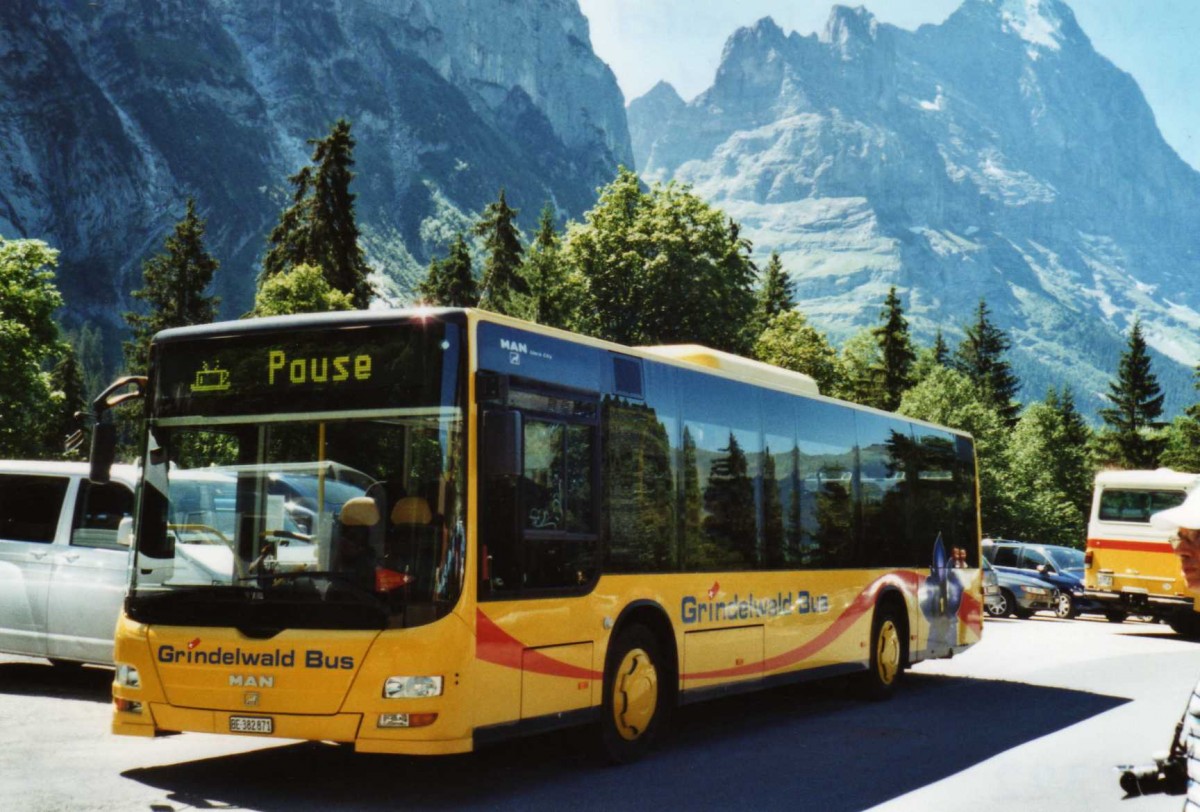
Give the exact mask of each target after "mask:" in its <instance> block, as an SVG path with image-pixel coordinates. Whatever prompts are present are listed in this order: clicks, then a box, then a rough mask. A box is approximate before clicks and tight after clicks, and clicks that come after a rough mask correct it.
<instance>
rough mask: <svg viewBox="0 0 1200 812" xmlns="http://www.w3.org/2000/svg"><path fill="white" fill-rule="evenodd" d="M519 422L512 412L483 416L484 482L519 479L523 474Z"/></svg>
mask: <svg viewBox="0 0 1200 812" xmlns="http://www.w3.org/2000/svg"><path fill="white" fill-rule="evenodd" d="M522 434H523V421H522V420H521V413H520V412H518V411H515V410H512V409H489V410H487V411H485V412H484V413H483V445H482V454H483V461H482V462H483V465H482V467H483V472H484V476H485V477H486V478H488V479H492V478H496V477H514V478H515V477H519V476H521V475H522V474H524V473H525V459H524V444H523V443H522V439H523V438H522Z"/></svg>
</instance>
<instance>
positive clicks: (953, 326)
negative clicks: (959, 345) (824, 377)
mask: <svg viewBox="0 0 1200 812" xmlns="http://www.w3.org/2000/svg"><path fill="white" fill-rule="evenodd" d="M652 95H656V96H657V101H654V102H653V103H651V102H650V101H649V100H647V99H645V98H643V99H639V100H635V101H633V102H631V103H630V106H629V108H628V112H629V119H630V131H631V132H632V133H636V134H637V136H636V137H635V138H634V147H635V157H636V159H637V165H638V167H639V168H640V169H641V172H642V175H643V177H644V178H646V179H649V180H667V179H678V180H680V181H683V182H686V183H690V184H692V185H693V186H694V187H695V190H696V192H697V193H699V194H700V195H701V196H703V197H705V198H706V199H708V200H709V201H711V202H713V203H715V204H716V205H718V206H720V207H721V208H723V209H724V210H725V211H726V212H728V213H729V214H730V215H731V216H733V217H734V218H736V219H737V220H739V221H740V222H741V223H742V224H743V226H744V231H743V233H744V234H746V235H747V236H749V237H750V239H752V240H753V241H754V245H755V250H756V255H757V256H758V257H760V258H765V256H766V255H767V254H768V253H769V252H770V251H771V250H778V251H779V252H780V255H781V256H782V258H783V262H784V266H785V267H786V268H787V269H788V271H789V273H790V274H791V276H792V278H793V280H794V281H795V283H796V289H797V294H798V301H799V308H800V309H801V310H802V311H803V312H804V313H805V314H806V315H808V316H810V317H811V318H812V319H813V321H814V322H815V323H816V324H818V325H819V326H820V327H822V328H823V329H825V330H827V331H828V332H829V333H830V336H831V338H834V339H837V340H843V339H845V338H846V337H848V336H849V335H850V334H851V333H853V332H854V331H855V330H857V329H858V328H859V327H861V326H863V325H866V324H872V323H875V322H877V320H878V316H879V311H880V309H881V307H882V302H883V299H884V297H885V295H886V293H887V290H888V287H889V286H890V285H896V286H897V288H898V290H899V291H900V293H901V296H902V298H903V301H904V305H905V308H906V312H907V315H908V317H909V320H910V324H911V326H912V328H913V331H914V333H915V334H916V335H917V336H918V338H920V339H921V340H923V341H925V342H929V341H931V340H932V337H933V334H934V332H935V330H937V329H939V328H940V329H942V330H943V331H944V332H945V334H946V336H947V339H948V341H949V342H950V343H951V346H953V345H954V343H955V342H956V340H957V337H958V336H961V327H962V326H963V325H964V323H965V322H966V321H967V320H968V319H969V317H970V315H971V313H972V312H973V310H974V308H975V306H976V304H977V302H978V300H979V299H980V298H981V297H982V298H984V299H986V301H987V303H988V306H989V308H990V310H991V311H992V314H993V318H994V319H995V321H996V323H997V324H998V325H999V326H1001V327H1002V328H1004V329H1005V330H1007V331H1008V333H1009V335H1010V337H1011V338H1012V340H1013V344H1014V346H1013V349H1012V351H1011V353H1010V359H1011V361H1012V363H1013V365H1014V367H1015V369H1016V371H1017V372H1018V374H1019V375H1020V376H1021V378H1022V380H1023V382H1024V389H1023V391H1022V393H1021V395H1022V397H1023V398H1024V399H1025V400H1033V399H1039V398H1041V397H1042V395H1043V394H1044V392H1045V390H1046V387H1047V386H1049V385H1055V386H1062V385H1064V384H1065V385H1069V386H1070V387H1071V388H1072V389H1073V390H1074V391H1075V393H1076V395H1077V397H1079V398H1080V401H1081V405H1082V406H1085V407H1088V408H1089V409H1092V408H1095V407H1097V406H1099V405H1100V402H1101V399H1100V395H1101V393H1103V392H1105V391H1106V390H1107V382H1108V380H1109V379H1110V377H1111V376H1112V375H1113V374H1114V373H1115V370H1116V366H1117V360H1118V358H1119V356H1120V353H1121V352H1122V350H1123V349H1124V348H1125V346H1126V342H1127V335H1128V330H1129V328H1130V326H1131V324H1132V321H1133V320H1134V319H1135V318H1139V317H1140V318H1141V319H1142V325H1143V329H1144V332H1145V333H1146V337H1147V341H1148V342H1149V344H1150V345H1151V347H1152V348H1153V349H1154V350H1155V351H1156V353H1157V354H1156V356H1155V371H1156V373H1157V374H1158V376H1159V380H1160V383H1162V384H1163V388H1164V389H1165V390H1166V391H1167V392H1168V408H1169V409H1171V410H1177V409H1178V408H1179V407H1180V406H1181V405H1183V404H1185V403H1189V402H1191V401H1192V400H1194V396H1193V390H1192V388H1191V368H1192V367H1193V366H1194V365H1195V364H1196V362H1197V361H1198V360H1200V313H1198V312H1197V311H1198V310H1200V286H1197V285H1196V284H1195V282H1194V280H1195V271H1194V268H1195V263H1196V262H1197V260H1198V259H1200V230H1197V229H1195V228H1194V227H1193V218H1194V214H1193V213H1194V212H1195V211H1196V206H1197V204H1198V203H1200V174H1198V173H1197V172H1196V171H1195V170H1193V169H1192V168H1191V167H1189V166H1188V165H1187V164H1186V163H1185V162H1184V161H1183V160H1181V159H1180V158H1179V157H1178V156H1177V155H1176V154H1175V152H1174V151H1173V150H1172V149H1171V148H1170V147H1169V146H1168V145H1167V144H1166V142H1165V141H1164V140H1163V138H1162V136H1161V135H1160V133H1159V131H1158V128H1157V126H1156V124H1155V120H1154V115H1153V113H1152V111H1151V110H1150V108H1149V106H1148V105H1147V103H1146V101H1145V99H1144V97H1143V96H1142V93H1141V91H1140V90H1139V88H1138V86H1137V84H1136V82H1135V81H1134V80H1133V79H1132V78H1131V77H1130V76H1129V75H1128V74H1126V73H1124V72H1122V71H1121V70H1119V69H1118V68H1116V67H1115V66H1114V65H1113V64H1112V63H1111V62H1109V61H1108V60H1107V59H1105V58H1104V57H1103V56H1101V55H1100V54H1098V53H1097V52H1096V51H1095V49H1094V48H1093V47H1092V44H1091V42H1090V40H1089V39H1088V38H1087V36H1086V34H1085V33H1084V32H1083V31H1082V30H1081V29H1080V27H1079V25H1078V23H1077V22H1076V20H1075V16H1074V14H1073V13H1072V12H1071V9H1070V8H1069V7H1068V6H1067V5H1066V4H1065V3H1063V2H1061V0H966V2H964V3H963V4H962V5H961V6H960V7H959V8H958V10H957V11H955V12H954V13H953V14H951V15H950V17H949V18H948V19H946V21H945V22H943V23H942V24H940V25H925V26H922V27H921V28H919V29H918V30H916V31H907V30H904V29H900V28H896V27H894V26H891V25H887V24H883V23H880V22H879V21H878V20H876V19H875V18H874V17H873V16H872V15H871V14H870V12H869V11H867V10H866V9H864V8H861V7H860V8H854V9H851V8H846V7H841V6H835V7H834V8H833V10H832V13H831V15H830V18H829V21H828V24H827V26H826V28H825V30H824V32H823V33H822V34H820V35H810V36H800V35H798V34H796V33H792V34H785V33H784V32H783V31H782V30H781V29H780V28H779V27H778V26H777V25H776V24H775V23H774V22H773V21H771V20H770V19H764V20H761V21H760V22H759V23H757V24H756V25H754V26H753V27H750V28H745V29H741V30H739V31H737V32H736V33H734V34H733V36H731V37H730V38H729V40H728V42H727V44H726V46H725V50H724V53H723V55H722V59H721V63H720V67H719V69H718V71H717V74H716V78H715V80H714V82H713V85H712V87H710V88H709V89H708V90H707V91H706V92H704V93H703V94H701V95H700V96H698V97H697V98H696V99H694V100H692V101H691V102H689V103H686V104H683V103H680V104H673V103H671V102H670V101H669V100H667V101H666V102H665V103H664V101H663V98H662V97H663V96H664V93H663V91H662V90H661V89H656V91H652Z"/></svg>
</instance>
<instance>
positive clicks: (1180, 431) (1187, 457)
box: [1159, 366, 1200, 473]
mask: <svg viewBox="0 0 1200 812" xmlns="http://www.w3.org/2000/svg"><path fill="white" fill-rule="evenodd" d="M1194 374H1195V388H1196V391H1197V392H1198V393H1200V366H1197V367H1196V370H1195V373H1194ZM1159 464H1160V465H1165V466H1167V467H1168V468H1174V469H1175V470H1176V471H1194V472H1196V473H1200V401H1197V402H1196V403H1193V404H1192V405H1191V406H1189V407H1188V408H1187V410H1186V411H1185V412H1184V413H1183V414H1181V415H1179V416H1178V417H1176V418H1175V420H1174V421H1172V423H1171V425H1170V426H1169V427H1168V428H1167V434H1166V446H1165V448H1164V449H1163V452H1162V456H1161V457H1159Z"/></svg>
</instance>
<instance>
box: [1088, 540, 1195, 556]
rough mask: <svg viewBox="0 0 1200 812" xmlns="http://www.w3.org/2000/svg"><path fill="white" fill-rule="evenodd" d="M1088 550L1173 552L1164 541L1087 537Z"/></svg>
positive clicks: (1169, 545)
mask: <svg viewBox="0 0 1200 812" xmlns="http://www.w3.org/2000/svg"><path fill="white" fill-rule="evenodd" d="M1087 548H1088V549H1089V550H1126V551H1128V552H1132V553H1173V552H1175V550H1174V549H1173V548H1172V547H1171V544H1170V542H1166V541H1119V540H1117V539H1088V540H1087Z"/></svg>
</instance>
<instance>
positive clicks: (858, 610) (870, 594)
mask: <svg viewBox="0 0 1200 812" xmlns="http://www.w3.org/2000/svg"><path fill="white" fill-rule="evenodd" d="M920 580H921V577H920V576H919V575H917V574H916V573H915V572H894V573H889V574H887V575H884V576H882V577H881V578H877V579H876V580H875V581H874V582H872V583H871V584H870V585H869V586H868V587H867V588H866V589H864V590H863V591H862V592H860V593H859V594H858V597H856V598H855V599H854V600H853V601H851V603H850V605H849V606H847V607H846V609H845V610H844V611H843V612H842V613H841V614H840V615H838V617H837V620H835V621H833V623H830V624H829V625H828V626H827V627H826V628H825V630H824V631H822V632H821V633H820V634H818V635H817V636H816V637H814V638H813V639H812V640H809V641H808V642H807V643H805V644H804V645H802V646H798V647H796V648H794V649H792V650H791V651H785V652H783V653H782V654H776V655H775V656H774V657H768V658H767V659H766V660H763V661H762V662H758V663H748V664H746V665H739V666H735V667H733V668H720V669H716V670H714V671H698V672H695V673H692V674H682V675H681V679H684V680H697V679H719V678H721V677H743V676H746V675H747V674H755V673H758V672H762V673H766V672H768V671H776V670H778V669H780V668H785V667H787V666H789V665H795V664H796V663H798V662H800V661H801V660H804V659H807V658H809V657H811V656H813V655H814V654H816V653H817V652H818V651H820V650H821V649H823V648H825V647H826V646H828V645H829V644H830V643H832V642H833V641H835V640H837V639H838V638H839V637H841V636H842V635H843V634H845V632H846V630H847V629H849V628H850V627H851V626H852V625H854V623H855V621H857V620H858V619H859V618H861V617H862V616H863V615H865V614H866V613H867V612H868V611H869V610H871V609H872V608H873V607H874V606H875V596H876V595H877V594H878V593H879V590H880V589H882V588H883V587H885V586H887V585H888V584H895V585H897V586H899V587H900V588H901V589H902V590H903V589H904V588H905V587H907V588H908V589H909V590H911V591H913V592H915V591H916V589H917V586H918V585H919V584H920Z"/></svg>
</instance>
